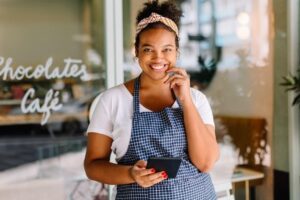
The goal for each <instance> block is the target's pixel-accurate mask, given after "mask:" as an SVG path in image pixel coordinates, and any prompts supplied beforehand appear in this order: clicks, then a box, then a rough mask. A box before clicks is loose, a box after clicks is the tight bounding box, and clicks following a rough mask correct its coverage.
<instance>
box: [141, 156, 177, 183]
mask: <svg viewBox="0 0 300 200" xmlns="http://www.w3.org/2000/svg"><path fill="white" fill-rule="evenodd" d="M180 164H181V158H180V157H151V158H149V159H148V161H147V168H148V169H150V168H154V169H155V171H156V172H161V171H165V172H166V173H167V175H168V178H175V177H176V175H177V172H178V169H179V166H180Z"/></svg>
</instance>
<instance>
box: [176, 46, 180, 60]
mask: <svg viewBox="0 0 300 200" xmlns="http://www.w3.org/2000/svg"><path fill="white" fill-rule="evenodd" d="M179 57H180V51H179V48H176V59H179Z"/></svg>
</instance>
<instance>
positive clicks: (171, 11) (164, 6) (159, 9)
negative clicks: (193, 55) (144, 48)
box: [134, 0, 182, 54]
mask: <svg viewBox="0 0 300 200" xmlns="http://www.w3.org/2000/svg"><path fill="white" fill-rule="evenodd" d="M153 12H155V13H157V14H159V15H161V16H164V17H167V18H169V19H171V20H173V21H174V22H175V24H176V25H177V27H178V29H179V22H180V17H181V16H182V11H181V10H179V9H178V8H177V6H176V5H175V4H174V3H173V2H172V1H166V2H163V3H161V4H160V3H159V2H158V0H157V1H152V2H149V3H145V4H144V8H143V9H142V10H140V11H139V12H138V15H137V18H136V25H137V24H138V23H139V22H140V21H142V20H143V19H145V18H147V17H149V16H150V15H151V13H153ZM152 28H164V29H166V30H169V31H171V32H174V31H173V30H172V29H171V28H170V27H168V26H166V25H165V24H163V23H161V22H155V23H151V24H149V25H147V26H146V27H145V28H144V29H143V30H142V31H141V32H139V33H138V34H137V35H136V36H135V44H134V46H135V51H136V54H137V52H138V47H139V43H140V35H141V33H142V32H143V31H146V30H149V29H152ZM174 33H175V32H174ZM175 43H176V48H177V49H178V48H179V38H178V36H177V35H176V36H175Z"/></svg>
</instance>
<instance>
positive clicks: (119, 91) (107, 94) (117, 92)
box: [100, 83, 130, 101]
mask: <svg viewBox="0 0 300 200" xmlns="http://www.w3.org/2000/svg"><path fill="white" fill-rule="evenodd" d="M126 97H130V93H129V92H128V90H127V89H126V87H125V85H124V84H123V83H122V84H119V85H116V86H114V87H111V88H108V89H106V90H105V91H103V92H102V93H101V94H100V98H101V99H102V100H104V101H110V100H111V99H124V98H126Z"/></svg>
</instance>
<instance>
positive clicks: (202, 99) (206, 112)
mask: <svg viewBox="0 0 300 200" xmlns="http://www.w3.org/2000/svg"><path fill="white" fill-rule="evenodd" d="M194 100H195V105H196V107H197V110H198V112H199V114H200V116H201V118H202V120H203V122H204V124H209V125H212V126H215V123H214V117H213V113H212V110H211V107H210V104H209V101H208V99H207V98H206V96H205V95H204V94H203V93H201V92H200V91H197V90H196V91H195V98H194Z"/></svg>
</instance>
